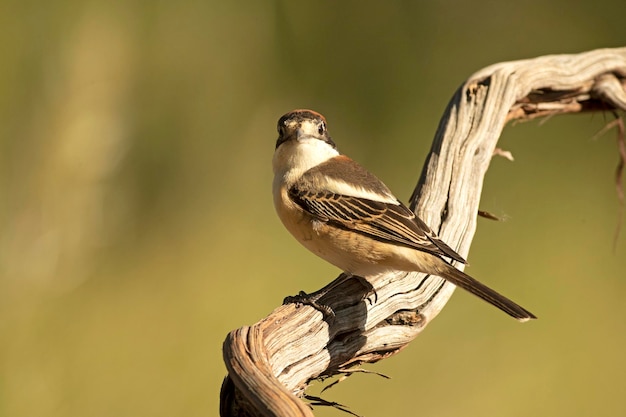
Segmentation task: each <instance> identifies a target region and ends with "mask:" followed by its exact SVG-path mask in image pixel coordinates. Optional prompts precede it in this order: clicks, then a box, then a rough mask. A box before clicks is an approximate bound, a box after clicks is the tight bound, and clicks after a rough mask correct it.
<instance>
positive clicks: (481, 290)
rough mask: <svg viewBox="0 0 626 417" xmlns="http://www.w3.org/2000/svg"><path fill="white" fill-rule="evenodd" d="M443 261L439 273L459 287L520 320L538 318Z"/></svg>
mask: <svg viewBox="0 0 626 417" xmlns="http://www.w3.org/2000/svg"><path fill="white" fill-rule="evenodd" d="M441 262H442V264H443V265H442V264H439V265H438V267H439V268H438V269H439V270H440V271H439V273H438V275H439V276H441V277H442V278H445V279H446V280H448V281H450V282H451V283H453V284H454V285H456V286H457V287H461V288H463V289H464V290H466V291H469V292H471V293H472V294H474V295H476V296H478V297H480V298H482V299H483V300H485V301H486V302H488V303H489V304H491V305H493V306H495V307H498V308H499V309H500V310H502V311H504V312H505V313H507V314H508V315H509V316H511V317H513V318H515V319H517V320H519V321H522V322H524V321H528V320H530V319H536V318H537V316H535V315H534V314H533V313H531V312H530V311H528V310H526V309H525V308H524V307H522V306H520V305H519V304H517V303H515V302H513V301H511V300H509V299H508V298H506V297H505V296H503V295H502V294H500V293H498V292H496V291H495V290H492V289H491V288H489V287H488V286H486V285H485V284H483V283H481V282H480V281H477V280H476V279H474V278H472V277H470V276H469V275H467V274H466V273H465V272H463V271H459V270H458V269H456V268H455V267H454V266H452V265H450V264H448V263H446V262H445V261H443V260H441ZM444 265H445V266H444Z"/></svg>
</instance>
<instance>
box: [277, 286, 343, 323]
mask: <svg viewBox="0 0 626 417" xmlns="http://www.w3.org/2000/svg"><path fill="white" fill-rule="evenodd" d="M325 294H326V292H321V291H317V292H314V293H312V294H307V293H305V292H304V291H300V292H299V293H298V295H290V296H288V297H285V299H284V300H283V305H285V304H295V305H296V308H298V307H300V306H303V305H307V306H311V307H313V308H314V309H316V310H317V311H319V312H321V313H322V315H323V316H324V320H325V321H327V322H329V323H330V322H332V321H333V320H334V319H335V312H334V311H333V310H332V308H330V306H327V305H325V304H321V303H319V302H318V301H319V299H320V298H322V297H323V296H324V295H325Z"/></svg>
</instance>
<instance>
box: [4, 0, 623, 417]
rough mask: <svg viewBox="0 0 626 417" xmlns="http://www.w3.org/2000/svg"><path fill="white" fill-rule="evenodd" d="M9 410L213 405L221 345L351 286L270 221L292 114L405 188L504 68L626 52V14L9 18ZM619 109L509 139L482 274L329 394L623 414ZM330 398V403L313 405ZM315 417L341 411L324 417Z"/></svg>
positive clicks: (417, 406) (575, 5)
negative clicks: (454, 99)
mask: <svg viewBox="0 0 626 417" xmlns="http://www.w3.org/2000/svg"><path fill="white" fill-rule="evenodd" d="M0 5H1V7H0V10H1V11H2V12H1V13H0V146H1V151H0V152H1V159H0V161H1V162H0V170H1V171H0V189H1V190H2V194H1V198H0V230H1V232H0V415H1V416H11V417H22V416H24V417H27V416H51V417H57V416H58V417H70V416H77V417H78V416H80V417H85V416H89V417H99V416H103V417H104V416H107V417H108V416H183V415H184V416H210V415H216V414H217V409H218V401H219V388H220V384H221V382H222V378H223V377H224V375H225V372H226V371H225V368H224V365H223V363H222V356H221V344H222V341H223V339H224V337H225V336H226V334H227V333H228V331H230V330H232V329H234V328H237V327H240V326H242V325H244V324H252V323H254V322H256V321H257V320H259V319H261V318H262V317H264V316H266V315H267V314H268V313H269V312H270V311H271V310H272V309H273V308H274V307H276V306H278V305H279V304H280V303H281V300H282V299H283V297H284V296H286V295H289V294H294V293H296V292H297V291H299V290H307V291H311V290H314V289H317V288H320V287H321V286H322V285H323V284H325V283H326V282H327V281H329V280H331V279H332V278H334V277H335V276H336V275H337V273H338V271H337V270H335V269H334V268H333V267H332V266H330V265H327V264H325V263H324V262H323V261H321V260H319V259H317V258H315V257H314V256H313V255H310V254H309V253H307V252H306V251H305V250H304V249H303V248H301V247H300V246H299V245H297V244H296V243H295V241H294V240H292V238H291V237H290V236H289V235H288V234H287V232H286V231H285V230H284V229H283V227H282V226H281V224H280V223H279V221H278V219H277V217H276V216H275V214H274V211H273V206H272V200H271V196H270V194H271V193H270V190H271V179H272V173H271V158H272V153H273V150H274V142H275V139H276V136H277V134H276V131H275V123H276V120H277V119H278V117H279V116H281V115H282V114H283V113H285V112H287V111H289V110H291V109H293V108H301V107H308V108H313V109H315V110H318V111H320V112H322V113H324V114H325V115H326V116H327V118H328V121H329V125H330V131H331V134H332V136H333V137H334V139H335V140H336V142H337V143H338V144H339V147H340V149H341V150H342V151H343V152H344V153H347V154H349V155H350V156H352V157H353V158H354V159H356V160H358V161H359V162H361V163H362V164H364V165H365V166H366V167H368V168H369V169H370V170H372V171H373V172H375V173H376V174H378V175H379V176H380V177H381V178H383V179H384V180H385V182H386V183H387V185H389V186H390V188H391V189H393V190H394V191H395V192H396V194H397V195H398V196H399V197H401V198H403V199H405V200H406V199H407V198H408V196H409V195H410V193H411V191H412V189H413V187H414V185H415V183H416V180H417V177H418V174H419V172H420V171H421V166H422V163H423V161H424V158H425V155H426V152H427V151H428V149H429V147H430V142H431V140H432V137H433V134H434V131H435V129H436V127H437V124H438V120H439V117H440V116H441V114H442V112H443V110H444V108H445V105H446V103H447V102H448V100H449V98H450V97H451V96H452V94H453V93H454V91H455V89H456V88H457V87H458V86H459V85H460V83H461V82H462V81H463V80H464V79H465V78H466V77H468V76H469V75H470V74H471V73H473V72H474V71H476V70H478V69H480V68H481V67H484V66H486V65H489V64H492V63H496V62H500V61H504V60H513V59H522V58H530V57H535V56H539V55H544V54H549V53H576V52H582V51H585V50H590V49H595V48H598V47H611V46H623V45H625V44H626V26H625V25H624V16H626V3H624V1H623V0H614V1H599V2H583V1H578V2H572V1H566V0H556V1H551V2H545V1H534V0H531V1H527V2H521V3H520V2H517V3H513V2H497V1H475V2H464V1H460V0H456V1H455V0H449V1H433V2H428V3H427V2H409V1H390V2H378V1H346V2H334V1H322V2H307V3H304V2H289V1H274V2H265V1H258V2H257V1H241V2H218V1H197V0H183V1H178V2H170V1H116V0H114V1H104V0H92V1H80V0H65V1H64V0H61V1H58V2H43V1H28V0H24V1H17V0H4V1H2V2H1V3H0ZM610 120H611V116H610V115H602V114H595V115H577V116H565V117H554V118H552V119H550V120H549V121H547V122H546V123H543V124H540V123H537V122H532V123H526V124H521V125H517V126H514V127H508V128H507V129H506V130H505V132H504V135H503V137H502V140H501V142H500V146H501V147H503V148H504V149H506V150H510V151H511V152H512V153H513V155H514V156H515V158H516V159H515V162H513V163H511V162H509V161H506V160H504V159H502V158H498V159H495V160H494V161H493V164H492V166H491V168H490V171H489V173H488V175H487V178H486V182H485V190H484V194H483V197H482V204H481V206H482V209H484V210H488V211H490V212H493V213H495V214H497V215H501V216H505V217H506V218H507V221H505V222H500V223H495V222H491V221H488V220H484V219H481V220H479V224H478V231H477V234H476V237H475V240H474V244H473V247H472V251H471V254H470V257H469V260H470V262H471V264H472V266H471V268H470V269H469V272H470V273H472V274H473V275H474V276H477V277H479V278H481V279H482V280H483V281H484V282H486V283H489V284H491V285H493V286H494V287H495V288H497V289H499V290H501V291H502V292H503V293H504V294H507V295H508V296H510V297H511V298H513V299H515V300H516V301H518V302H519V303H521V304H523V305H524V306H525V307H528V308H529V309H530V310H532V311H533V312H534V313H536V314H537V315H538V316H539V317H540V320H538V321H536V322H533V323H527V324H524V325H520V324H518V323H516V322H514V321H513V320H511V319H510V318H508V317H506V316H505V315H504V314H501V313H499V312H498V311H496V310H495V309H493V308H491V307H489V306H488V305H486V304H484V303H481V302H479V301H478V300H477V299H476V298H474V297H472V296H470V295H467V294H465V293H462V292H460V291H458V292H457V294H455V296H454V297H453V298H452V300H451V301H450V303H449V304H448V307H447V308H446V309H445V310H444V311H443V313H442V314H441V315H440V316H439V317H438V318H437V320H435V322H434V323H433V324H432V325H431V326H429V328H428V329H427V331H425V333H424V334H422V336H420V337H419V338H418V339H417V340H416V341H415V342H414V343H412V345H411V346H410V347H409V348H408V349H406V350H405V351H404V352H402V354H400V355H397V356H396V357H393V358H391V359H389V360H386V361H383V362H381V363H379V364H376V365H372V366H370V368H371V369H374V370H376V371H380V372H383V373H385V374H387V375H390V376H392V377H393V379H391V380H383V379H381V378H377V377H375V376H372V375H355V376H353V377H351V378H350V379H348V380H347V381H345V382H342V383H341V384H339V385H338V386H336V387H335V388H333V389H332V390H330V391H327V392H326V393H325V394H324V396H325V398H327V399H329V400H334V401H339V402H341V403H344V404H347V405H349V406H351V408H352V409H353V410H354V411H355V412H357V413H360V414H365V415H366V416H371V417H373V416H385V415H415V414H416V413H418V410H419V414H420V415H426V416H458V415H464V416H486V415H487V416H489V415H498V416H528V415H538V416H541V415H552V416H590V415H606V416H618V415H620V416H623V415H626V402H625V401H624V399H623V394H624V393H625V392H626V355H624V352H626V319H624V314H623V311H622V308H623V305H624V300H625V299H626V277H625V275H626V274H625V271H626V257H625V256H624V251H625V250H626V231H622V234H621V235H620V237H619V239H618V242H617V246H616V249H615V250H614V247H613V238H614V233H615V229H616V226H617V224H618V211H619V204H618V201H617V197H616V192H615V186H614V171H615V166H616V164H617V161H618V156H617V147H616V140H615V132H614V131H611V132H610V133H608V134H606V135H605V136H603V137H602V138H599V139H597V140H593V136H594V135H595V133H596V132H597V131H598V130H600V129H601V128H602V126H603V125H604V124H605V123H606V122H607V121H610ZM314 391H315V389H314ZM316 413H317V414H318V415H320V416H338V415H342V414H341V413H339V412H338V411H335V410H328V409H318V410H317V411H316Z"/></svg>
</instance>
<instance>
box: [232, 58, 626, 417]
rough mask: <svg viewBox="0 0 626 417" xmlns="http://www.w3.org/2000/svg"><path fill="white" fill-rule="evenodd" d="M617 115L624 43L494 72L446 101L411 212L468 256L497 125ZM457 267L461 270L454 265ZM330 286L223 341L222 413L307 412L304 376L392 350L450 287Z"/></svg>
mask: <svg viewBox="0 0 626 417" xmlns="http://www.w3.org/2000/svg"><path fill="white" fill-rule="evenodd" d="M605 110H613V111H615V110H626V48H618V49H600V50H595V51H591V52H585V53H581V54H576V55H553V56H544V57H539V58H535V59H529V60H523V61H514V62H505V63H500V64H496V65H492V66H490V67H487V68H485V69H482V70H481V71H479V72H477V73H476V74H474V75H472V76H471V77H470V78H469V79H468V80H467V81H466V82H465V83H464V84H463V85H462V86H461V87H460V88H459V89H458V90H457V92H456V94H455V95H454V97H453V98H452V100H451V101H450V103H449V105H448V107H447V109H446V111H445V113H444V115H443V117H442V119H441V121H440V124H439V128H438V130H437V133H436V136H435V139H434V142H433V145H432V148H431V151H430V153H429V155H428V157H427V160H426V163H425V165H424V168H423V171H422V175H421V177H420V179H419V183H418V185H417V187H416V189H415V191H414V193H413V195H412V197H411V200H410V202H411V208H412V209H414V210H415V212H416V213H417V214H418V215H419V216H420V217H421V218H422V219H423V220H424V221H425V222H426V223H427V224H428V225H430V226H431V227H432V228H433V229H434V230H437V231H438V233H439V235H440V236H441V237H442V239H443V240H444V241H445V242H447V243H448V244H449V245H450V246H452V247H453V248H455V249H456V251H457V252H458V253H459V254H461V255H462V256H466V255H467V253H468V251H469V247H470V244H471V241H472V238H473V236H474V232H475V229H476V214H477V212H478V204H479V201H480V194H481V191H482V184H483V179H484V176H485V173H486V171H487V168H488V166H489V162H490V161H491V158H492V156H493V155H494V152H495V150H496V143H497V141H498V138H499V136H500V133H501V131H502V129H503V128H504V126H505V124H506V123H507V122H509V121H512V120H528V119H534V118H537V117H546V116H553V115H558V114H562V113H578V112H582V111H605ZM460 267H462V266H460ZM367 281H368V282H369V284H370V285H371V286H373V288H374V290H375V295H372V292H371V291H370V288H368V287H367V286H366V285H364V284H363V283H362V282H361V281H360V280H358V279H349V280H346V281H345V282H343V283H342V284H341V285H339V286H337V287H336V288H334V289H332V291H330V292H329V293H328V294H327V295H325V296H324V297H323V298H322V299H321V300H320V303H321V304H324V305H327V306H330V307H331V308H332V310H333V311H334V313H335V318H334V320H328V319H327V321H325V318H324V317H323V315H322V313H321V312H319V311H317V310H315V309H313V308H312V307H309V306H302V307H300V308H297V307H296V306H295V305H294V304H287V305H283V306H280V307H278V308H277V309H276V310H274V311H273V312H272V313H271V314H270V315H269V316H268V317H266V318H264V319H263V320H261V321H259V322H258V323H256V324H254V325H252V326H245V327H242V328H240V329H237V330H234V331H232V332H231V333H230V334H229V335H228V337H227V338H226V341H225V342H224V361H225V363H226V367H227V369H228V376H227V377H226V379H225V380H224V384H223V386H222V392H221V407H220V408H221V409H220V411H221V415H222V416H224V417H226V416H235V415H238V416H312V415H313V413H312V411H311V409H310V407H309V406H308V405H306V404H305V403H304V402H303V401H302V400H301V399H300V398H301V397H302V396H303V394H304V390H305V388H306V387H307V385H308V384H309V382H310V381H312V380H314V379H317V378H322V377H327V376H331V375H336V374H338V373H341V372H342V371H343V370H346V369H347V368H349V367H351V366H354V365H356V364H359V363H362V362H376V361H378V360H381V359H384V358H386V357H388V356H390V355H393V354H395V353H397V352H399V351H400V350H401V349H402V348H403V347H405V346H406V345H407V344H408V343H409V342H411V341H412V340H413V339H414V338H415V337H416V336H417V335H418V334H419V333H420V332H421V331H422V329H423V328H424V327H425V326H426V325H427V324H428V323H430V321H431V320H432V319H434V318H435V317H436V316H437V314H438V313H439V311H441V309H442V308H443V307H444V305H445V304H446V302H447V301H448V299H449V298H450V296H451V295H452V292H453V291H454V286H453V285H451V284H448V283H447V282H446V281H444V280H443V279H441V278H439V277H435V276H425V275H424V274H418V273H405V272H394V273H389V274H384V275H379V276H372V277H367Z"/></svg>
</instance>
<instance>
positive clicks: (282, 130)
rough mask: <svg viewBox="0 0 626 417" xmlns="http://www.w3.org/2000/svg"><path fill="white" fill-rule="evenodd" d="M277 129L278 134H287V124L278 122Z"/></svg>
mask: <svg viewBox="0 0 626 417" xmlns="http://www.w3.org/2000/svg"><path fill="white" fill-rule="evenodd" d="M277 130H278V134H279V135H280V136H283V135H284V134H285V125H284V124H282V123H279V124H278V129H277Z"/></svg>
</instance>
